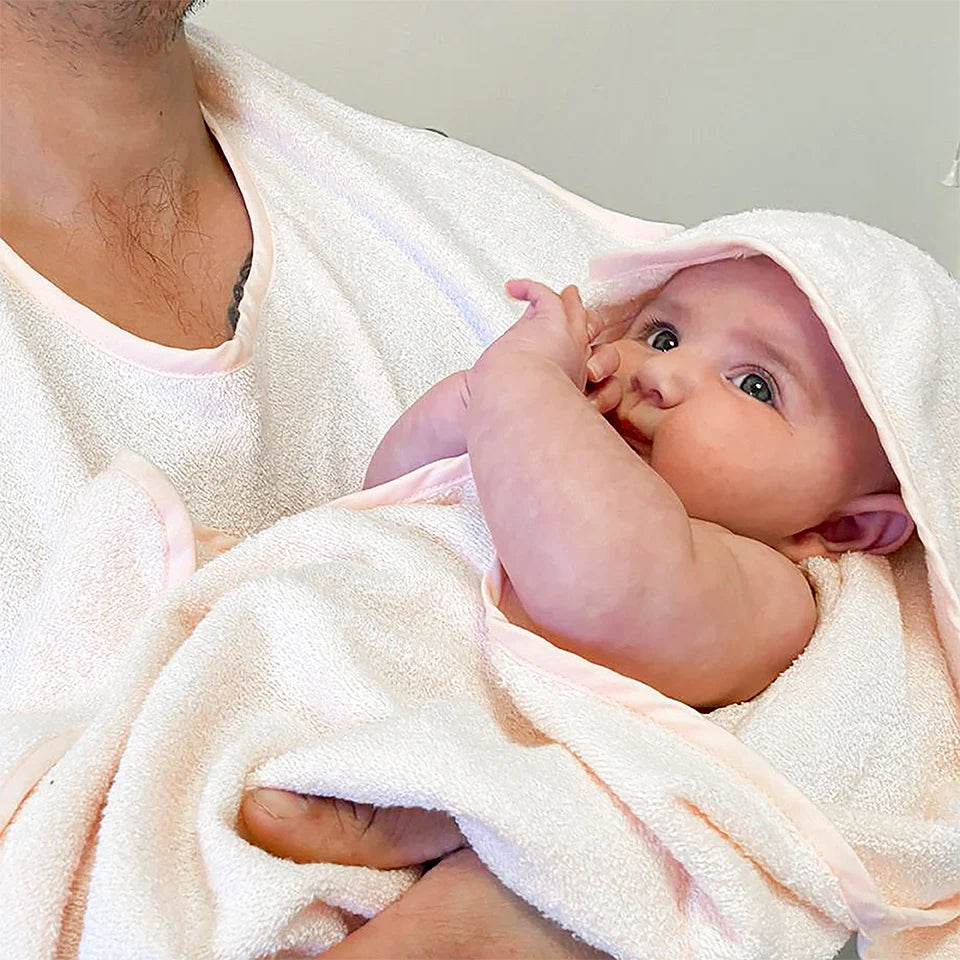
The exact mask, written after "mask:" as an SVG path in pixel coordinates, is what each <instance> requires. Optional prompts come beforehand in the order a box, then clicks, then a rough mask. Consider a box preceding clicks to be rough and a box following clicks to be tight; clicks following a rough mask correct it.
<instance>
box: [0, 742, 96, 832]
mask: <svg viewBox="0 0 960 960" xmlns="http://www.w3.org/2000/svg"><path fill="white" fill-rule="evenodd" d="M79 736H80V731H79V730H70V731H69V732H67V733H61V734H58V735H57V736H55V737H51V738H50V739H49V740H42V741H41V742H40V743H35V744H34V745H33V746H32V747H31V748H30V749H29V750H28V751H27V752H26V753H25V754H24V755H23V756H22V757H21V758H20V759H19V760H18V761H17V763H16V764H15V765H14V767H13V769H12V770H11V771H10V772H9V773H8V774H7V775H6V777H4V778H3V781H2V782H0V837H2V836H3V832H4V830H6V829H7V825H8V824H9V823H10V821H11V820H12V819H13V817H14V814H16V812H17V810H19V809H20V804H22V803H23V801H24V800H26V798H27V796H28V795H29V794H30V793H31V792H32V791H33V788H34V787H35V786H36V785H37V784H38V783H39V782H40V781H41V780H42V779H43V777H44V775H45V774H46V772H47V771H48V770H49V769H50V768H51V767H52V766H53V765H54V764H55V763H56V762H57V761H58V760H59V759H60V758H61V757H62V756H63V755H64V754H65V753H66V752H67V750H69V749H70V747H71V746H72V745H73V742H74V741H75V740H76V739H77V737H79Z"/></svg>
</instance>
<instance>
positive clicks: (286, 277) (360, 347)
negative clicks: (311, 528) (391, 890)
mask: <svg viewBox="0 0 960 960" xmlns="http://www.w3.org/2000/svg"><path fill="white" fill-rule="evenodd" d="M195 6H197V3H196V0H194V2H190V0H169V2H167V0H92V2H79V0H0V17H2V20H0V44H2V49H0V56H2V59H3V70H2V75H0V84H2V89H0V111H2V113H0V128H2V143H0V170H2V180H0V187H2V192H0V210H2V220H0V233H2V240H3V243H2V244H0V268H2V270H0V342H2V343H3V344H4V346H3V348H2V354H0V355H2V356H3V360H2V361H0V362H2V364H3V367H2V369H3V372H4V381H5V393H6V396H7V400H6V403H4V411H5V425H4V430H3V431H2V433H0V489H3V490H4V493H5V495H6V497H7V504H8V507H9V509H8V508H7V507H5V510H4V511H3V515H2V517H0V570H3V571H4V578H3V581H2V583H3V587H2V589H3V591H4V592H3V604H2V608H0V643H2V646H0V676H3V677H5V678H6V681H5V682H6V686H5V687H4V688H2V689H0V709H4V710H9V711H15V710H20V711H26V712H29V711H31V710H33V711H35V712H37V711H39V712H43V711H46V712H45V713H44V714H43V715H44V716H53V717H55V718H59V717H61V716H63V717H67V716H69V717H72V718H74V720H71V723H74V724H76V723H77V722H78V721H76V719H75V718H76V717H82V718H84V719H83V723H87V722H92V718H93V717H95V715H96V710H97V708H98V705H99V699H100V698H102V695H103V688H101V687H98V686H97V681H96V680H85V681H84V682H81V680H80V678H99V679H103V678H107V679H105V680H104V681H103V682H104V683H106V682H108V678H109V675H110V668H112V667H114V666H115V665H116V663H117V662H118V659H119V654H120V652H121V651H114V650H103V649H99V648H97V647H96V644H95V643H93V642H91V644H90V645H88V646H87V647H83V648H78V649H77V650H75V651H74V650H70V651H60V652H59V653H54V654H51V652H50V651H46V650H45V651H32V650H22V649H19V648H18V646H17V643H16V637H17V632H18V626H19V624H20V623H22V622H23V618H24V617H26V616H29V615H31V608H30V598H31V596H32V595H33V593H35V591H36V585H37V583H38V582H39V580H40V579H41V578H42V577H43V576H44V573H45V570H46V569H47V568H48V567H49V564H50V563H51V559H52V557H53V554H54V553H55V546H56V542H55V541H56V537H55V534H54V532H53V531H55V530H56V524H57V522H58V517H59V516H60V514H61V513H62V512H64V511H65V509H66V508H67V507H68V506H69V504H70V502H71V500H72V497H73V495H74V494H75V492H76V491H77V490H79V489H80V487H81V486H82V485H83V484H84V483H85V482H86V480H87V479H88V478H89V477H90V476H92V475H95V474H96V473H97V472H99V471H100V470H101V469H102V468H103V467H104V466H105V465H106V464H107V463H108V462H109V461H110V459H111V457H112V456H113V455H114V453H115V452H116V450H117V449H118V447H119V446H121V445H125V446H132V447H134V448H136V449H137V450H139V451H142V452H143V453H144V455H145V456H147V457H149V458H150V459H151V460H152V461H153V462H154V463H156V464H158V466H160V467H162V468H163V469H164V470H165V471H166V472H167V474H168V475H169V476H171V477H172V478H174V479H175V481H176V482H177V484H178V490H179V492H180V493H181V494H182V495H183V497H184V500H185V502H186V503H187V505H188V507H189V508H190V513H191V516H196V517H199V518H200V519H201V520H202V521H203V523H204V524H205V525H207V524H208V525H209V528H217V529H221V530H232V531H234V532H236V533H237V534H238V535H245V534H250V533H253V532H256V531H257V530H259V529H262V528H264V527H265V526H267V525H269V524H270V523H272V522H274V521H275V520H276V519H277V518H278V517H280V516H283V515H285V514H289V513H293V512H296V511H297V510H300V509H303V508H304V507H306V506H309V505H313V504H316V503H320V502H323V501H325V500H328V499H330V498H332V497H334V496H339V495H342V494H344V493H347V492H349V491H350V490H352V489H357V488H358V487H359V484H360V480H361V479H362V476H363V470H364V468H365V466H366V463H367V461H368V459H369V456H370V454H371V453H372V451H373V449H374V447H375V446H376V443H377V442H378V440H379V438H380V437H381V436H382V434H383V432H384V430H385V429H386V427H387V426H388V425H389V423H390V422H392V420H393V419H395V417H396V416H397V415H398V414H399V413H400V411H401V410H402V409H404V407H405V406H407V405H408V404H409V403H411V402H412V401H413V400H414V399H415V398H416V396H418V395H419V394H420V393H421V392H422V390H423V389H424V387H425V386H426V385H429V384H430V383H432V382H434V381H435V380H437V379H438V378H439V376H441V375H443V374H444V373H446V372H449V371H450V370H453V369H457V368H459V367H462V366H464V365H466V364H469V363H470V362H472V360H473V359H475V357H476V356H477V355H478V354H479V352H480V350H481V349H482V347H483V346H484V345H485V344H486V343H487V342H489V341H490V339H492V337H494V336H496V335H497V334H498V333H499V332H501V331H502V330H503V329H505V327H506V326H507V325H508V323H509V322H511V320H512V319H513V316H512V311H511V308H510V306H509V304H508V303H507V302H506V300H505V298H504V297H503V296H502V293H501V289H500V288H501V284H502V282H503V280H504V278H505V277H507V276H509V275H535V276H538V277H540V278H542V279H543V280H544V281H545V282H547V283H552V284H554V285H555V284H557V283H559V282H560V281H561V280H563V279H569V277H570V276H572V275H576V272H577V271H580V272H582V271H583V269H584V266H585V263H586V258H587V255H588V254H590V253H594V252H599V251H600V250H602V249H605V248H611V247H614V246H619V245H621V244H622V243H623V241H624V240H629V239H657V238H658V237H659V236H661V235H663V234H664V233H666V232H669V231H670V228H669V227H668V226H665V225H658V224H649V223H644V222H642V221H635V220H632V219H630V218H626V217H620V216H619V215H616V214H612V213H609V212H608V211H602V210H600V209H599V208H595V207H593V206H592V205H591V204H588V203H586V202H585V201H582V200H580V199H579V198H575V197H572V196H571V195H568V194H565V193H564V192H563V191H561V190H559V189H558V188H556V187H554V186H553V185H551V184H549V183H547V182H546V181H543V180H542V179H541V178H537V177H535V176H534V175H532V174H529V173H528V172H527V171H523V170H522V169H520V168H517V167H516V166H515V165H513V164H510V163H509V162H507V161H501V160H499V158H495V157H491V156H489V155H487V154H484V153H483V152H482V151H478V150H475V149H473V148H470V147H467V146H465V145H463V144H458V143H456V142H454V141H446V140H443V139H442V138H439V137H437V136H436V135H435V134H431V133H428V132H422V131H411V130H407V129H406V128H402V127H400V126H399V125H397V124H389V123H386V122H384V121H379V120H376V119H375V118H370V117H366V116H364V115H362V114H358V113H357V112H356V111H351V110H350V109H349V108H345V107H342V106H341V105H339V104H334V103H332V102H331V101H328V100H326V98H323V97H321V96H320V95H318V94H315V93H313V92H312V91H308V90H307V89H306V88H304V87H300V86H298V85H296V84H294V83H293V82H292V81H289V80H288V78H284V77H283V76H282V75H280V74H279V73H277V72H276V71H273V70H271V69H270V68H268V67H266V66H265V65H263V64H259V63H258V62H256V61H254V60H253V59H252V58H249V57H246V56H245V55H242V54H240V53H239V52H236V51H233V50H231V49H230V48H228V47H226V46H225V45H223V44H220V43H219V42H217V41H216V39H215V38H212V37H210V36H209V35H206V34H203V33H202V32H201V31H195V32H192V33H191V34H190V35H189V36H188V35H186V34H185V32H184V26H183V22H184V18H185V16H186V15H187V14H188V13H189V12H190V10H191V9H192V8H193V7H195ZM491 201H493V202H491ZM411 344H414V345H416V350H415V351H414V353H413V355H411V353H410V345H411ZM198 541H199V537H198ZM190 563H193V559H192V557H191V560H190ZM192 569H193V567H192V566H190V564H188V565H187V567H186V568H184V570H185V573H186V574H188V573H189V572H190V571H191V570H192ZM166 586H169V583H167V584H166ZM161 589H162V587H161V586H158V588H157V592H161ZM136 613H137V611H130V612H129V615H130V617H131V623H132V622H133V621H134V617H135V614H136ZM58 657H60V659H58ZM38 678H39V679H38ZM59 722H60V721H59V720H57V721H56V723H54V725H53V727H51V728H49V729H46V728H45V730H44V731H43V733H42V735H41V734H35V733H29V732H28V734H25V735H21V734H22V731H20V733H19V734H17V735H16V736H15V735H13V734H10V735H7V733H5V732H4V731H0V771H9V770H14V771H19V773H20V774H21V778H20V779H21V782H20V783H18V784H14V786H13V787H11V786H9V785H8V787H7V797H8V798H9V797H14V799H15V802H14V803H12V804H10V806H11V809H10V810H8V811H7V817H6V818H4V817H3V815H2V814H3V813H4V811H2V810H0V828H2V824H3V823H5V822H6V821H7V820H9V819H10V818H11V817H14V818H15V816H16V807H17V804H18V803H21V802H22V803H29V802H31V800H32V799H36V797H35V796H33V795H32V794H35V793H36V792H37V791H36V790H35V789H34V788H35V785H36V784H37V783H38V781H39V779H40V778H41V777H42V776H43V775H44V773H45V772H46V769H47V767H43V768H41V767H40V766H37V764H36V763H34V767H35V769H33V771H32V776H30V777H26V776H25V775H24V770H25V769H27V768H26V767H25V766H24V765H23V763H21V760H22V758H23V757H24V756H27V755H30V756H31V757H32V758H33V760H34V761H36V757H37V755H38V754H37V751H36V750H35V749H34V748H35V747H36V746H37V745H38V744H39V745H41V746H46V747H49V745H50V744H51V743H60V742H61V741H62V743H63V744H64V746H63V747H62V750H67V749H69V742H70V738H71V737H73V736H75V735H76V733H77V729H76V728H75V727H71V728H69V729H68V726H69V725H68V726H64V727H63V728H62V729H61V727H58V726H57V723H59ZM64 723H66V721H64ZM83 723H80V727H81V728H82V726H83ZM11 729H12V728H11ZM18 737H19V739H18ZM4 740H6V743H4ZM58 749H61V748H58ZM51 750H52V748H51ZM51 750H47V754H49V756H48V757H47V761H46V762H47V765H48V767H49V766H50V765H51V764H53V763H55V762H56V759H57V756H56V751H55V750H53V751H52V752H51ZM31 751H33V752H32V753H31ZM40 753H43V751H40ZM18 764H19V766H18ZM0 785H2V784H0ZM60 786H63V785H62V784H60V785H59V786H57V787H56V788H57V789H59V788H60ZM54 787H55V778H54V777H52V776H51V778H50V784H49V786H48V784H47V783H44V784H43V788H44V790H48V789H50V790H52V789H54ZM284 802H285V803H286V806H285V807H284V806H283V804H284ZM291 803H292V804H293V805H292V807H291ZM284 811H285V812H284ZM291 811H292V814H291ZM241 814H242V824H241V829H242V830H243V831H244V832H245V833H246V835H247V837H248V838H249V839H250V840H251V841H252V842H254V843H256V844H258V845H260V846H262V847H263V848H264V849H267V850H268V851H271V852H273V853H276V854H277V855H279V856H286V857H291V858H293V859H296V860H301V861H309V860H326V861H334V862H341V863H351V864H365V865H370V866H381V867H389V866H399V865H406V864H413V863H424V862H429V861H437V860H439V862H437V863H436V864H435V865H434V866H433V867H432V869H430V870H428V871H427V872H426V874H425V875H424V878H423V879H422V880H421V881H420V882H419V883H417V884H415V885H414V886H413V887H412V888H411V889H410V890H409V891H408V892H407V893H406V894H405V895H404V896H403V897H402V898H401V899H400V900H399V901H397V902H396V903H395V904H393V905H392V906H390V907H389V908H387V909H386V910H384V911H383V912H382V913H381V914H379V915H378V916H377V917H375V918H374V919H373V920H371V921H370V922H368V923H367V924H365V925H364V926H362V927H360V928H359V929H358V930H357V931H356V932H354V933H352V934H351V935H350V936H349V937H347V938H346V939H345V940H344V941H343V942H342V943H341V944H339V945H337V946H336V947H335V948H333V949H332V950H330V951H329V955H330V956H331V957H338V958H341V960H346V958H350V957H361V956H364V957H366V956H391V957H396V958H400V957H414V956H418V957H419V956H425V955H432V956H445V957H455V956H462V957H502V956H507V955H510V956H537V957H558V958H559V957H588V956H599V954H597V952H596V951H594V950H592V949H591V948H589V947H586V946H585V945H583V944H582V943H579V942H578V941H574V940H573V939H572V937H570V936H569V935H568V934H567V933H566V932H564V931H562V930H560V929H558V928H557V927H555V926H554V925H552V924H551V923H549V922H548V921H546V920H545V919H544V918H543V917H542V916H541V915H540V914H539V913H537V911H535V910H533V909H532V908H531V907H529V906H528V905H527V904H526V903H524V902H523V901H522V900H520V899H519V898H518V897H516V896H515V895H514V894H513V893H512V892H511V891H509V890H508V889H506V888H505V887H504V886H503V885H502V884H500V883H499V881H498V880H496V878H495V877H493V876H492V875H491V874H490V873H489V872H488V871H487V870H486V869H485V868H484V866H483V865H482V864H481V863H480V862H479V860H478V859H477V857H476V856H475V855H474V854H473V853H472V851H470V850H469V849H468V848H465V847H463V846H462V843H463V841H462V837H460V835H459V832H458V831H457V829H456V826H455V824H454V823H453V822H452V820H450V818H448V817H446V816H443V815H440V814H437V813H430V812H426V811H410V810H398V809H382V810H373V809H372V808H364V807H362V806H361V807H353V806H352V805H347V804H344V803H342V802H337V801H335V800H331V799H322V798H311V799H309V800H304V801H302V802H301V801H300V800H299V799H298V798H295V797H293V798H292V797H290V796H289V795H284V794H278V793H276V792H269V791H268V792H260V793H259V794H255V795H252V796H248V797H247V798H246V799H245V800H244V802H243V805H242V808H241ZM91 826H95V820H94V821H92V822H91ZM50 841H51V844H53V845H55V844H56V837H55V836H51V837H50ZM81 859H82V855H81V853H80V852H78V853H77V855H76V857H75V858H74V860H73V861H72V862H71V864H70V866H69V870H71V871H77V872H80V871H82V870H83V869H85V868H84V866H83V864H82V863H81V862H80V861H81ZM86 866H87V867H89V863H87V864H86ZM64 882H65V883H69V882H70V877H69V876H65V880H64ZM80 887H81V888H82V884H80ZM82 907H83V902H82V896H75V897H74V898H73V899H72V900H71V901H70V903H69V904H68V909H67V916H66V917H65V920H64V924H65V927H67V928H69V926H70V924H71V923H73V924H74V926H76V925H77V924H79V923H81V922H82ZM71 917H72V919H71ZM38 949H39V948H38Z"/></svg>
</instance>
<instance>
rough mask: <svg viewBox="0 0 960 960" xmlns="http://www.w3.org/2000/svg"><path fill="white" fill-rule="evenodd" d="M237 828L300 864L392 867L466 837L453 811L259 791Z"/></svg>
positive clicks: (248, 800)
mask: <svg viewBox="0 0 960 960" xmlns="http://www.w3.org/2000/svg"><path fill="white" fill-rule="evenodd" d="M237 832H238V833H239V834H240V836H242V837H243V838H244V839H245V840H247V841H248V842H250V843H252V844H254V845H255V846H258V847H260V848H261V849H263V850H266V851H267V853H272V854H273V855H274V856H277V857H285V858H287V859H289V860H294V861H295V862H297V863H339V864H345V865H348V866H362V867H376V868H377V869H380V870H390V869H394V868H396V867H407V866H411V865H413V864H420V863H424V862H426V861H427V860H435V859H437V858H438V857H442V856H445V855H446V854H448V853H451V852H452V851H454V850H457V849H459V848H460V847H462V846H464V845H465V843H466V841H465V840H464V838H463V834H461V833H460V830H459V828H458V827H457V824H456V822H455V821H454V820H453V818H452V817H450V816H449V815H448V814H445V813H440V812H439V811H437V810H422V809H420V808H418V807H375V806H373V805H372V804H368V803H354V802H353V801H351V800H341V799H340V798H338V797H311V796H304V795H302V794H298V793H288V792H286V791H284V790H270V789H265V788H264V789H259V790H253V791H251V792H249V793H247V794H246V795H245V796H244V798H243V800H242V801H241V804H240V819H239V822H238V824H237Z"/></svg>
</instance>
